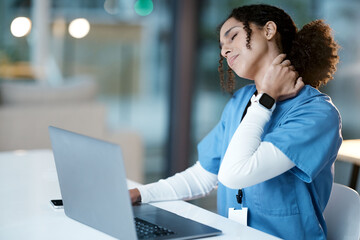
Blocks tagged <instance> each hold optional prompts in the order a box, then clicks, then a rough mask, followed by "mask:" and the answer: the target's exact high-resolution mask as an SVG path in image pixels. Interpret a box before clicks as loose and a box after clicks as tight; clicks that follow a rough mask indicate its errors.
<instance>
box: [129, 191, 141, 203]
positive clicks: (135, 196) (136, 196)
mask: <svg viewBox="0 0 360 240" xmlns="http://www.w3.org/2000/svg"><path fill="white" fill-rule="evenodd" d="M129 194H130V199H131V203H132V204H136V203H139V202H141V194H140V191H139V189H137V188H133V189H130V190H129Z"/></svg>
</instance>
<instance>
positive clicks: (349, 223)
mask: <svg viewBox="0 0 360 240" xmlns="http://www.w3.org/2000/svg"><path fill="white" fill-rule="evenodd" d="M324 217H325V221H326V225H327V231H328V232H327V237H328V240H345V239H346V240H359V237H360V197H359V194H358V193H357V192H356V191H355V190H353V189H351V188H349V187H346V186H344V185H341V184H337V183H334V185H333V187H332V191H331V195H330V199H329V202H328V204H327V206H326V208H325V211H324Z"/></svg>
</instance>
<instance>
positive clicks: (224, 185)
mask: <svg viewBox="0 0 360 240" xmlns="http://www.w3.org/2000/svg"><path fill="white" fill-rule="evenodd" d="M220 47H221V57H220V61H219V62H220V66H219V71H220V80H221V85H222V86H223V87H224V88H225V89H227V90H228V91H230V92H232V91H233V90H234V85H235V84H234V79H233V74H232V71H233V72H235V73H236V74H237V75H238V76H240V77H243V78H248V79H251V80H254V84H253V85H248V86H245V87H243V88H241V89H239V90H238V91H236V92H235V93H234V94H233V97H232V98H231V99H230V101H229V102H228V104H227V105H226V107H225V109H224V111H223V114H222V117H221V120H220V122H219V123H218V124H217V125H216V126H215V128H214V129H213V130H212V131H211V132H210V133H209V134H208V135H207V136H206V137H205V138H204V139H203V140H202V141H201V142H200V143H199V145H198V154H199V161H198V162H197V163H196V164H195V165H194V166H193V167H190V168H189V169H187V170H186V171H184V172H182V173H178V174H176V175H175V176H173V177H170V178H168V179H165V180H160V181H159V182H157V183H153V184H148V185H145V186H142V187H139V188H138V189H132V190H130V196H131V198H132V202H137V201H142V202H150V201H161V200H174V199H192V198H196V197H200V196H204V195H206V194H208V193H209V192H210V191H211V190H212V189H214V187H216V186H218V212H219V214H221V215H223V216H226V217H228V216H229V215H233V214H237V212H236V211H234V210H232V209H233V208H235V209H245V208H246V209H248V213H247V214H248V215H247V224H248V225H249V226H251V227H254V228H256V229H259V230H261V231H264V232H267V233H270V234H272V235H275V236H278V237H281V238H284V239H326V232H327V231H326V224H325V221H324V218H323V215H322V212H323V211H324V209H325V206H326V204H327V201H328V199H329V196H330V191H331V187H332V183H333V163H334V161H335V159H336V156H337V152H338V149H339V147H340V145H341V142H342V137H341V119H340V115H339V113H338V111H337V109H336V108H335V106H334V105H333V104H332V102H331V100H330V98H329V97H328V96H326V95H325V94H322V93H320V92H319V91H318V90H317V88H318V87H319V86H321V85H324V84H326V83H327V82H328V81H329V80H330V79H332V75H333V73H334V72H335V70H336V64H337V62H338V55H337V49H338V46H337V44H336V43H335V42H334V40H333V38H332V36H331V29H330V28H329V26H327V25H326V24H324V23H323V22H322V21H313V22H311V23H309V24H307V25H305V26H304V27H303V29H302V30H301V31H297V28H296V26H295V24H294V23H293V21H292V20H291V18H290V17H289V15H287V14H286V13H285V12H284V11H283V10H281V9H279V8H276V7H273V6H268V5H249V6H243V7H239V8H236V9H234V10H233V11H232V13H231V14H230V16H229V17H228V19H227V20H226V21H225V22H224V23H223V24H222V26H221V29H220ZM285 54H286V55H285ZM285 58H287V59H285ZM224 59H226V61H227V64H228V66H229V67H230V68H229V70H228V71H227V72H228V80H227V81H225V80H224V76H223V75H224V71H223V70H222V65H223V60H224ZM295 70H296V71H295ZM298 75H299V76H301V77H298Z"/></svg>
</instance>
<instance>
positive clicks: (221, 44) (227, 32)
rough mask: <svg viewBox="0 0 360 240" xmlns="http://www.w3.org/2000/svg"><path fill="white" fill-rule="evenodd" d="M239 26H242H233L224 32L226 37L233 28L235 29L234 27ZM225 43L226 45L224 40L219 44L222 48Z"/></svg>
mask: <svg viewBox="0 0 360 240" xmlns="http://www.w3.org/2000/svg"><path fill="white" fill-rule="evenodd" d="M238 27H240V26H233V27H231V28H229V29H228V30H227V31H226V32H225V33H224V37H227V36H228V35H229V33H230V32H231V30H233V29H234V28H238ZM223 45H224V44H223V43H222V42H220V44H219V47H220V49H221V48H222V46H223Z"/></svg>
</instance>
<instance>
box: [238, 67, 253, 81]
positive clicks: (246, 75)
mask: <svg viewBox="0 0 360 240" xmlns="http://www.w3.org/2000/svg"><path fill="white" fill-rule="evenodd" d="M234 72H235V74H236V76H238V77H241V78H245V79H247V80H251V81H253V79H254V78H253V77H252V76H251V75H250V74H247V73H245V72H244V71H235V70H234Z"/></svg>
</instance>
